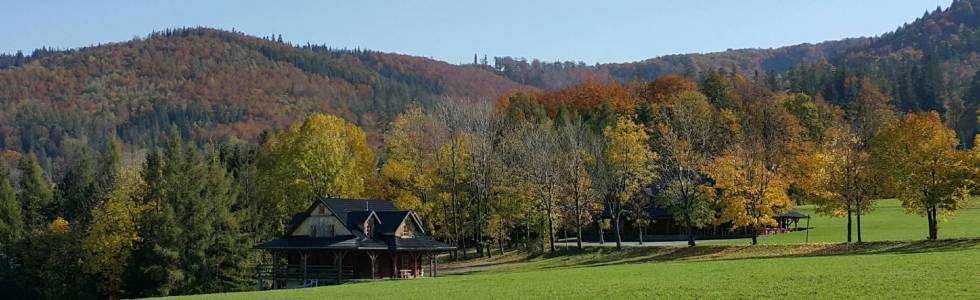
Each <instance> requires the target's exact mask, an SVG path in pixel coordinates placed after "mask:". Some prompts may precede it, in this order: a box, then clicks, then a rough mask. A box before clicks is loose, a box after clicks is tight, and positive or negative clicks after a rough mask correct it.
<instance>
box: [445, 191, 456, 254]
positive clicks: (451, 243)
mask: <svg viewBox="0 0 980 300" xmlns="http://www.w3.org/2000/svg"><path fill="white" fill-rule="evenodd" d="M442 212H443V214H445V215H446V217H449V206H447V205H446V202H443V203H442ZM449 244H450V245H453V251H451V252H449V257H450V258H452V259H453V260H456V258H457V257H459V243H458V242H457V241H456V235H455V234H454V235H453V236H452V237H449Z"/></svg>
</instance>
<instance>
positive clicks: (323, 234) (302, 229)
mask: <svg viewBox="0 0 980 300" xmlns="http://www.w3.org/2000/svg"><path fill="white" fill-rule="evenodd" d="M303 217H304V219H303V220H302V221H300V222H298V224H297V225H295V226H294V228H292V230H291V231H290V232H289V233H288V234H289V235H291V236H309V237H315V238H330V237H335V236H342V235H351V234H352V233H351V232H350V230H349V229H348V228H347V226H344V224H343V223H342V222H341V221H340V218H338V216H337V215H336V214H335V213H334V212H333V211H331V210H330V208H329V207H327V206H326V205H324V204H323V203H319V202H317V203H315V204H314V205H312V206H311V207H310V208H309V209H308V210H307V213H305V214H304V215H303Z"/></svg>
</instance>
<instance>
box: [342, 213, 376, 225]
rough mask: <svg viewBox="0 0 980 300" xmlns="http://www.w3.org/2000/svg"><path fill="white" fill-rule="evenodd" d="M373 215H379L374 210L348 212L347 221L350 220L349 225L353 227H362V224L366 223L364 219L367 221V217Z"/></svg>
mask: <svg viewBox="0 0 980 300" xmlns="http://www.w3.org/2000/svg"><path fill="white" fill-rule="evenodd" d="M371 215H374V216H375V218H377V217H378V216H377V214H376V213H375V212H374V211H373V210H369V211H352V212H349V213H347V222H348V223H347V225H349V227H351V228H358V229H361V227H360V226H361V224H364V221H367V219H368V218H370V217H371Z"/></svg>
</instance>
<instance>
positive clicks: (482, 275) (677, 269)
mask: <svg viewBox="0 0 980 300" xmlns="http://www.w3.org/2000/svg"><path fill="white" fill-rule="evenodd" d="M799 210H800V211H802V212H804V213H812V209H811V208H809V207H805V206H804V207H800V208H799ZM812 216H813V219H812V220H811V223H810V226H812V227H814V229H813V230H811V232H810V244H802V243H803V240H804V233H802V232H797V233H790V234H782V235H774V236H766V237H763V238H762V239H761V240H760V243H762V244H763V245H760V246H746V245H744V244H747V243H748V242H747V240H731V241H724V242H721V243H717V242H714V243H702V245H703V246H698V247H693V248H688V247H633V248H627V249H625V250H623V251H616V250H615V249H611V248H591V249H588V250H587V251H585V252H581V253H562V254H560V255H555V256H551V257H527V256H523V255H521V254H510V255H507V256H502V257H501V256H498V257H496V258H495V259H493V260H491V261H487V260H486V259H480V260H476V261H474V262H470V263H493V262H511V264H508V265H506V266H505V267H501V268H497V269H492V270H488V271H483V272H476V273H471V274H465V275H449V276H444V277H438V278H425V279H419V280H388V281H375V282H363V283H351V284H344V285H340V286H331V287H320V288H310V289H296V290H277V291H262V292H245V293H226V294H213V295H200V296H193V297H187V298H188V299H369V298H383V299H446V298H455V299H458V298H465V299H513V298H549V299H550V298H577V299H591V298H609V299H624V298H641V299H646V298H656V299H673V298H683V299H687V298H712V299H717V298H723V299H756V298H775V297H779V298H807V299H813V298H820V299H825V298H866V299H881V298H903V299H907V298H915V299H920V298H937V299H977V298H980V238H977V237H978V236H980V209H978V208H972V209H967V210H963V211H960V212H959V213H957V215H956V216H955V217H954V218H951V219H950V220H948V221H947V222H942V223H940V231H939V234H940V237H941V238H956V239H947V240H940V241H933V242H928V241H922V239H923V237H925V235H926V228H925V227H926V226H925V220H924V219H922V218H920V217H918V216H915V215H905V213H904V211H903V209H902V208H901V206H900V205H899V203H898V201H895V200H885V201H881V202H879V207H878V210H876V211H875V212H874V213H872V214H871V215H869V216H867V218H864V220H863V221H864V226H865V228H864V234H865V240H866V241H877V242H868V243H862V244H839V243H835V242H840V241H844V240H845V234H846V227H845V225H846V219H840V218H828V217H823V216H818V215H815V214H812ZM513 262H518V263H513Z"/></svg>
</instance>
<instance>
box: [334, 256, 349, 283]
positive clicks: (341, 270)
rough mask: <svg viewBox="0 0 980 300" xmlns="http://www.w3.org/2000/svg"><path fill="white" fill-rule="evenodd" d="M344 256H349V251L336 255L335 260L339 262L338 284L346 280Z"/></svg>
mask: <svg viewBox="0 0 980 300" xmlns="http://www.w3.org/2000/svg"><path fill="white" fill-rule="evenodd" d="M344 255H347V251H338V252H337V253H336V254H334V259H335V260H336V261H337V283H340V282H341V281H343V280H344Z"/></svg>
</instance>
